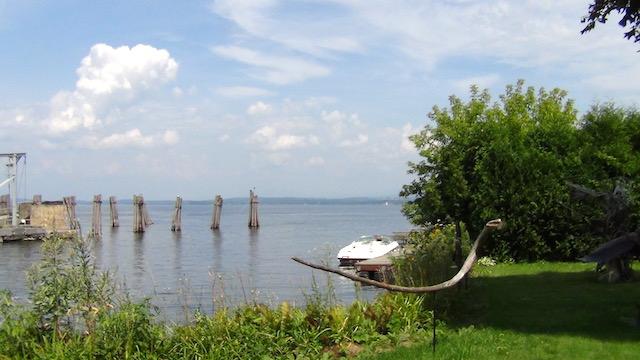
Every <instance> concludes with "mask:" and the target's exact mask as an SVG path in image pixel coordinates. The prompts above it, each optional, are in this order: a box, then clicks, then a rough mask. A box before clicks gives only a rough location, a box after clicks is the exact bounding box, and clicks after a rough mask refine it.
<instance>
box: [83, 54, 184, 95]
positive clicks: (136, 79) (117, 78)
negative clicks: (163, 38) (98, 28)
mask: <svg viewBox="0 0 640 360" xmlns="http://www.w3.org/2000/svg"><path fill="white" fill-rule="evenodd" d="M177 71H178V63H177V62H176V61H175V60H174V59H172V58H171V56H170V55H169V52H168V51H167V50H164V49H156V48H154V47H153V46H149V45H142V44H139V45H136V46H134V47H131V48H130V47H128V46H120V47H118V48H113V47H111V46H109V45H106V44H96V45H94V46H92V47H91V50H90V51H89V55H87V56H86V57H85V58H84V59H82V63H81V65H80V67H79V68H78V70H76V73H77V74H78V81H77V82H76V89H77V90H78V91H80V92H82V93H85V94H92V95H104V94H112V93H115V92H118V91H124V92H134V91H137V90H139V89H145V88H149V87H151V86H154V85H156V84H159V83H163V82H166V81H168V80H171V79H173V78H175V76H176V73H177Z"/></svg>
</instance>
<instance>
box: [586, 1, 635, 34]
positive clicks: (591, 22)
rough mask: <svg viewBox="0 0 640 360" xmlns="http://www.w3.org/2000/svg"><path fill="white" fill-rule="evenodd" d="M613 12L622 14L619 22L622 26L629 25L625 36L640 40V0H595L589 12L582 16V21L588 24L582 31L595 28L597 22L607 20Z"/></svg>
mask: <svg viewBox="0 0 640 360" xmlns="http://www.w3.org/2000/svg"><path fill="white" fill-rule="evenodd" d="M612 12H617V13H620V14H622V19H620V21H619V22H618V24H619V25H620V26H622V27H627V26H629V30H628V31H626V32H625V33H624V37H625V38H627V39H634V40H633V41H634V42H640V0H594V1H593V3H592V4H591V5H589V14H588V15H586V16H585V17H583V18H582V22H583V23H586V24H587V25H586V26H585V27H584V29H582V31H581V33H583V34H584V33H586V32H588V31H591V30H593V29H594V28H595V27H596V24H597V23H605V22H607V20H608V17H609V15H610V14H611V13H612Z"/></svg>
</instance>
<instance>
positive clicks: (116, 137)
mask: <svg viewBox="0 0 640 360" xmlns="http://www.w3.org/2000/svg"><path fill="white" fill-rule="evenodd" d="M152 144H153V136H145V135H142V132H141V131H140V129H138V128H135V129H131V130H129V131H126V132H124V133H116V134H111V135H108V136H105V137H97V136H88V137H86V138H84V139H83V140H82V141H81V143H80V146H84V147H87V148H90V149H114V148H123V147H148V146H151V145H152Z"/></svg>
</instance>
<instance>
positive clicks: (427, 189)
mask: <svg viewBox="0 0 640 360" xmlns="http://www.w3.org/2000/svg"><path fill="white" fill-rule="evenodd" d="M449 102H450V108H448V109H447V108H445V109H441V108H438V107H434V108H433V111H432V112H431V113H430V114H429V118H430V119H431V120H432V121H433V123H434V125H433V126H430V125H427V126H426V127H425V128H424V130H422V131H421V132H420V133H419V134H417V135H415V136H413V137H412V141H413V142H414V143H415V145H416V147H417V149H418V150H419V151H420V155H421V156H422V158H423V159H422V160H421V161H419V162H417V163H411V164H409V173H410V174H413V175H414V176H415V179H414V180H413V181H412V182H411V183H410V184H408V185H405V186H404V187H403V189H402V192H401V194H400V195H401V196H404V197H407V198H408V199H409V201H408V202H407V204H406V205H405V207H404V209H403V211H404V213H405V215H406V216H407V217H408V218H409V219H410V220H411V221H412V222H413V223H415V224H418V225H427V224H434V223H445V222H455V221H462V222H463V223H465V224H466V225H467V227H468V229H469V231H470V232H471V233H472V234H473V233H477V232H479V230H480V229H481V228H482V225H483V223H484V221H485V220H484V219H490V218H498V217H501V218H504V219H506V220H507V221H506V224H507V225H506V228H505V231H503V232H502V233H501V234H500V235H497V236H494V237H493V238H492V241H491V242H490V243H489V244H487V245H488V250H489V251H490V253H491V255H492V256H495V257H497V258H501V259H505V258H513V259H520V260H535V259H541V258H556V259H559V258H567V257H569V258H571V257H573V258H575V257H577V256H579V255H583V254H584V253H585V251H588V250H591V249H592V248H593V247H595V246H594V245H595V244H593V243H592V242H590V240H589V239H587V240H586V241H587V242H586V243H585V241H583V240H581V239H577V238H576V236H575V234H576V233H583V231H582V229H579V227H580V226H582V225H581V222H579V221H573V220H572V219H571V217H570V216H569V214H570V213H571V211H570V209H571V204H570V198H569V191H568V189H567V185H566V181H569V180H575V178H576V176H575V170H576V169H578V168H579V166H578V164H579V161H580V157H579V154H578V152H577V149H578V142H577V131H578V127H577V124H578V119H577V117H576V111H575V110H574V108H573V102H572V101H571V100H568V99H567V93H566V92H565V91H563V90H560V89H554V90H552V91H545V90H544V89H540V90H538V91H536V90H535V89H534V88H532V87H529V88H526V89H525V87H524V82H523V81H519V82H518V83H517V84H516V85H515V86H514V85H509V86H507V88H506V91H505V93H504V94H503V95H502V96H500V101H499V102H497V103H491V97H490V95H489V93H488V92H487V91H486V90H485V91H482V92H481V91H479V90H478V88H477V87H472V89H471V96H470V100H469V101H467V102H465V101H463V100H461V99H460V98H458V97H456V96H451V97H450V99H449Z"/></svg>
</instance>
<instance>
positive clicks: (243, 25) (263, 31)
mask: <svg viewBox="0 0 640 360" xmlns="http://www.w3.org/2000/svg"><path fill="white" fill-rule="evenodd" d="M281 3H282V2H281V1H276V0H258V1H242V0H241V1H238V0H218V1H215V2H214V3H213V5H212V7H211V9H212V11H213V12H214V13H216V14H217V15H219V16H222V17H224V18H226V19H227V20H229V21H232V22H233V23H234V24H236V25H237V26H238V28H239V29H241V30H242V31H243V32H245V33H246V34H249V35H251V36H253V37H256V38H259V39H264V40H268V41H272V42H274V43H278V44H280V45H282V46H284V47H286V48H289V49H293V50H296V51H299V52H303V53H307V54H311V55H314V56H322V57H327V56H331V55H332V54H333V53H336V52H337V53H354V52H361V51H363V46H362V44H361V43H360V41H359V40H358V38H357V36H356V35H355V34H357V33H358V30H359V29H358V27H356V26H354V24H353V23H351V22H350V19H348V18H345V17H336V16H334V15H333V14H332V13H331V12H324V11H322V7H323V6H327V7H330V6H331V5H332V4H331V3H330V2H327V3H322V2H315V3H314V4H313V6H314V7H315V8H316V11H314V13H313V17H310V16H308V12H305V11H302V12H296V11H295V10H294V9H295V8H291V7H289V8H287V10H286V11H278V10H280V9H279V5H280V4H281ZM301 18H304V20H302V21H301ZM347 25H350V26H351V31H350V33H348V34H346V33H345V32H344V31H343V30H344V28H345V26H347ZM310 39H313V40H312V41H310Z"/></svg>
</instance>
